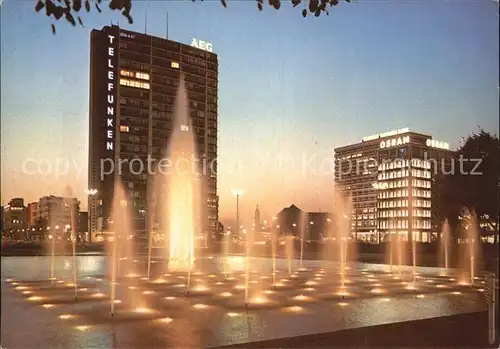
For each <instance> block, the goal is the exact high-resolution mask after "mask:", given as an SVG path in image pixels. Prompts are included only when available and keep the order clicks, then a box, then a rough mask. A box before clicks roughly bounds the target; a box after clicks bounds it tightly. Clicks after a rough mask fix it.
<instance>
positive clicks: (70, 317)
mask: <svg viewBox="0 0 500 349" xmlns="http://www.w3.org/2000/svg"><path fill="white" fill-rule="evenodd" d="M74 317H75V316H74V315H71V314H62V315H59V319H61V320H68V319H72V318H74Z"/></svg>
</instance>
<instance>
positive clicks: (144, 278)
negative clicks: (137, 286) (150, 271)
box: [141, 276, 149, 281]
mask: <svg viewBox="0 0 500 349" xmlns="http://www.w3.org/2000/svg"><path fill="white" fill-rule="evenodd" d="M141 280H142V281H147V280H149V279H148V278H147V277H146V276H143V277H142V278H141Z"/></svg>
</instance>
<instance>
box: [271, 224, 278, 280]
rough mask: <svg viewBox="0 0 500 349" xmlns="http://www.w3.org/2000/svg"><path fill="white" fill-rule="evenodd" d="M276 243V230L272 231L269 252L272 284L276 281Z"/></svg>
mask: <svg viewBox="0 0 500 349" xmlns="http://www.w3.org/2000/svg"><path fill="white" fill-rule="evenodd" d="M277 243H278V237H277V232H273V235H272V237H271V249H272V251H271V253H272V255H273V285H274V284H275V283H276V248H277V246H276V245H277Z"/></svg>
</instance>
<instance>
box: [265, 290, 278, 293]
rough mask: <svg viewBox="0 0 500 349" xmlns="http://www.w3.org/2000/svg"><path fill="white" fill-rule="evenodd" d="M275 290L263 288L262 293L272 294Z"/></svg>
mask: <svg viewBox="0 0 500 349" xmlns="http://www.w3.org/2000/svg"><path fill="white" fill-rule="evenodd" d="M274 292H275V291H273V290H265V291H264V292H263V293H264V294H273V293H274Z"/></svg>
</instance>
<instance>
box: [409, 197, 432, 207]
mask: <svg viewBox="0 0 500 349" xmlns="http://www.w3.org/2000/svg"><path fill="white" fill-rule="evenodd" d="M412 204H413V206H415V207H431V201H430V200H419V199H416V200H413V202H412Z"/></svg>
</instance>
